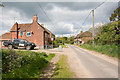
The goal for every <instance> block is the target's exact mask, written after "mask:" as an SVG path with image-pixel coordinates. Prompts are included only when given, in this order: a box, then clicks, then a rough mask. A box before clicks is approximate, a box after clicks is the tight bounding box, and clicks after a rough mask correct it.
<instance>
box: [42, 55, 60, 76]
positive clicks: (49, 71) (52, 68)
mask: <svg viewBox="0 0 120 80" xmlns="http://www.w3.org/2000/svg"><path fill="white" fill-rule="evenodd" d="M58 60H59V54H56V56H55V57H54V58H53V59H52V60H51V61H50V63H49V64H48V66H47V67H46V68H45V69H44V70H43V71H42V74H41V75H40V78H51V77H52V76H53V75H54V73H55V69H56V63H57V62H58Z"/></svg>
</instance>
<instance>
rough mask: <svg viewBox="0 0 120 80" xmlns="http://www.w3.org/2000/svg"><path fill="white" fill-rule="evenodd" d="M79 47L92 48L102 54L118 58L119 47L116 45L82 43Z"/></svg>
mask: <svg viewBox="0 0 120 80" xmlns="http://www.w3.org/2000/svg"><path fill="white" fill-rule="evenodd" d="M80 47H82V48H85V49H89V50H94V51H96V52H100V53H102V54H106V55H108V56H111V57H116V58H118V52H119V49H118V48H119V47H118V46H116V45H112V46H110V45H90V44H84V45H80Z"/></svg>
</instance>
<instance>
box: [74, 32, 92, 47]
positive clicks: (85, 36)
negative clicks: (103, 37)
mask: <svg viewBox="0 0 120 80" xmlns="http://www.w3.org/2000/svg"><path fill="white" fill-rule="evenodd" d="M91 39H92V33H91V32H89V31H86V32H83V31H81V32H80V34H78V35H77V36H76V37H75V38H74V44H77V45H82V44H84V43H87V42H88V41H89V40H91Z"/></svg>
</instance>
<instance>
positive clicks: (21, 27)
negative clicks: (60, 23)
mask: <svg viewBox="0 0 120 80" xmlns="http://www.w3.org/2000/svg"><path fill="white" fill-rule="evenodd" d="M31 24H32V23H28V24H18V30H19V31H25V30H26V31H30V30H31ZM38 25H39V26H41V27H42V28H43V30H45V31H46V32H48V33H51V34H52V35H54V34H53V33H52V32H50V31H49V30H48V29H46V28H45V27H44V26H42V25H40V24H39V23H38ZM10 31H16V30H15V25H13V27H12V28H11V30H10Z"/></svg>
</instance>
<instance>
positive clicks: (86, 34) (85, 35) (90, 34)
mask: <svg viewBox="0 0 120 80" xmlns="http://www.w3.org/2000/svg"><path fill="white" fill-rule="evenodd" d="M76 37H77V38H79V37H92V33H91V32H90V31H86V32H83V33H80V34H78V35H77V36H76Z"/></svg>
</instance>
